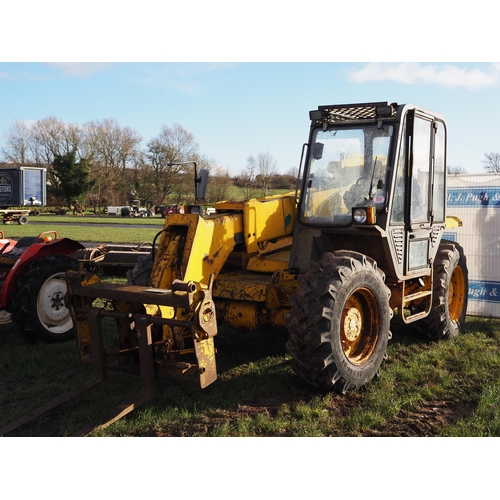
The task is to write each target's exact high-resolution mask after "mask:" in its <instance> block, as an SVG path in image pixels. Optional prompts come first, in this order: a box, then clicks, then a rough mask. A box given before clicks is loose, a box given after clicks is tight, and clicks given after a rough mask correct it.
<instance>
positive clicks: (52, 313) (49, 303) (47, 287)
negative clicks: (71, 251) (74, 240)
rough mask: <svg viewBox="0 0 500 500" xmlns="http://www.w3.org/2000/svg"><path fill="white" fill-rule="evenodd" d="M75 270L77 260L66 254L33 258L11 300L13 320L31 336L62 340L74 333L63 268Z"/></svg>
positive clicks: (47, 339)
mask: <svg viewBox="0 0 500 500" xmlns="http://www.w3.org/2000/svg"><path fill="white" fill-rule="evenodd" d="M68 269H73V270H78V261H77V260H76V259H73V258H71V257H69V256H67V255H50V256H48V257H45V258H44V259H41V260H37V261H33V262H32V263H31V265H30V268H29V270H28V271H27V272H26V274H24V276H21V277H20V278H19V289H18V292H17V293H16V295H15V296H14V299H13V301H12V303H13V311H14V313H13V320H14V322H15V323H16V325H17V326H18V328H19V331H20V333H21V335H23V337H25V338H28V339H30V340H35V339H36V338H40V339H43V340H46V341H51V342H53V341H62V340H68V339H70V338H72V337H73V335H74V330H73V320H72V319H71V316H70V314H69V310H68V309H67V307H66V305H65V303H64V296H65V295H66V291H67V288H68V287H67V283H66V276H65V275H66V271H67V270H68Z"/></svg>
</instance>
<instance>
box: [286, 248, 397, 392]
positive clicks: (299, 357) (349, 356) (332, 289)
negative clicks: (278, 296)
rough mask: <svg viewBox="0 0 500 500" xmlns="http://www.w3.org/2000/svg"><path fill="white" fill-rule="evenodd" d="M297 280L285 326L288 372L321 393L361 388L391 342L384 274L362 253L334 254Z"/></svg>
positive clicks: (324, 256)
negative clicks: (288, 358) (288, 361)
mask: <svg viewBox="0 0 500 500" xmlns="http://www.w3.org/2000/svg"><path fill="white" fill-rule="evenodd" d="M298 280H299V289H298V290H297V292H296V293H295V294H294V295H293V296H292V298H291V302H292V308H291V312H290V317H289V319H288V321H287V328H288V332H289V339H288V341H287V343H286V350H287V352H288V353H289V354H290V355H291V356H292V368H293V370H294V371H295V372H296V373H297V374H298V375H299V376H300V377H301V378H302V379H303V380H304V381H305V382H306V383H307V384H308V385H310V386H312V387H313V388H315V389H317V390H320V391H327V390H334V391H335V392H338V393H341V394H344V393H345V392H347V391H348V390H352V389H358V388H361V387H363V386H365V385H366V384H368V383H369V382H370V381H371V380H372V379H373V377H375V376H377V375H378V374H379V371H380V366H381V365H382V363H383V361H384V359H385V358H386V351H387V344H388V341H389V339H390V337H391V332H390V320H391V317H392V310H391V308H390V306H389V297H390V291H389V289H388V288H387V287H386V286H385V283H384V281H385V275H384V273H383V272H382V271H380V270H379V269H378V268H377V264H376V262H375V261H374V260H373V259H371V258H369V257H367V256H365V255H363V254H360V253H358V252H351V251H338V252H335V253H334V254H331V253H325V254H323V256H322V257H321V260H320V261H319V262H318V263H311V264H310V265H309V269H308V271H307V272H306V273H305V274H303V275H300V276H299V278H298Z"/></svg>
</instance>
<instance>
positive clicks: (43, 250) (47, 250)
mask: <svg viewBox="0 0 500 500" xmlns="http://www.w3.org/2000/svg"><path fill="white" fill-rule="evenodd" d="M82 248H85V247H84V246H83V245H82V244H81V243H79V242H78V241H74V240H72V239H70V238H61V239H57V240H52V241H49V242H47V243H45V242H43V241H42V242H40V243H34V244H33V245H30V246H29V247H28V248H27V249H26V251H24V252H23V253H22V254H21V256H20V257H19V259H18V260H17V261H16V263H15V264H14V266H13V267H12V269H11V270H10V272H9V274H8V275H7V277H6V278H5V282H4V285H3V288H2V292H1V293H0V309H4V308H5V307H7V305H8V302H9V298H10V297H12V295H13V294H14V293H16V291H17V281H18V280H17V278H18V276H20V275H21V274H23V273H25V272H26V271H27V270H28V268H29V266H30V263H31V262H33V261H35V260H41V259H43V258H44V257H47V256H48V255H70V254H72V253H73V252H75V251H76V250H79V249H82Z"/></svg>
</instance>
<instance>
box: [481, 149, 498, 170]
mask: <svg viewBox="0 0 500 500" xmlns="http://www.w3.org/2000/svg"><path fill="white" fill-rule="evenodd" d="M484 156H485V157H486V160H483V163H484V169H485V170H486V172H500V154H499V153H484Z"/></svg>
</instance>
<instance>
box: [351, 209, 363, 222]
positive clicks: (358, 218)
mask: <svg viewBox="0 0 500 500" xmlns="http://www.w3.org/2000/svg"><path fill="white" fill-rule="evenodd" d="M352 217H353V219H354V222H356V223H357V224H364V223H365V222H366V210H365V209H364V208H356V209H355V210H354V212H353V214H352Z"/></svg>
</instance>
